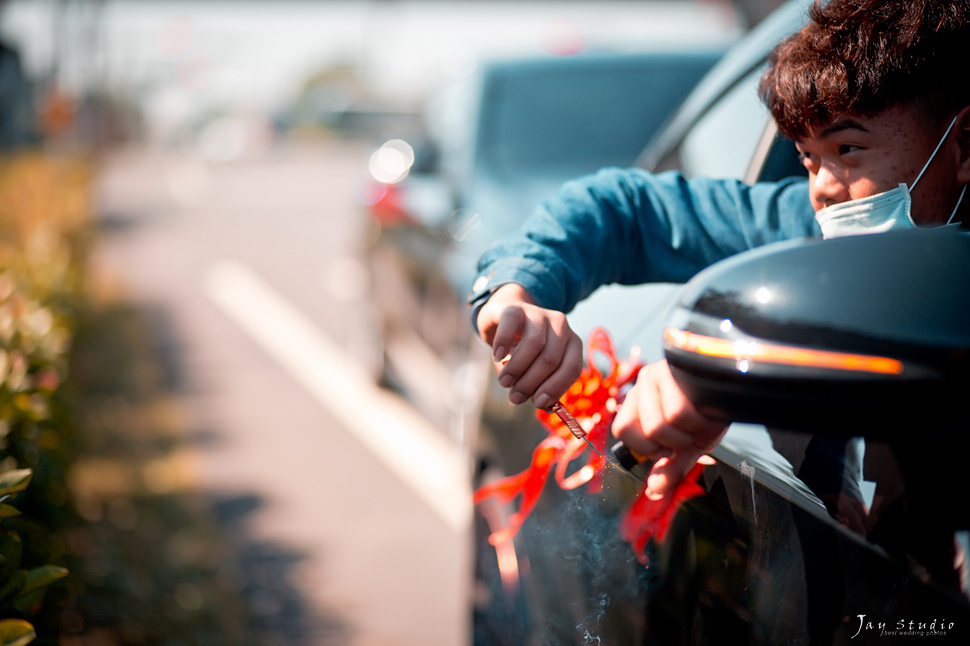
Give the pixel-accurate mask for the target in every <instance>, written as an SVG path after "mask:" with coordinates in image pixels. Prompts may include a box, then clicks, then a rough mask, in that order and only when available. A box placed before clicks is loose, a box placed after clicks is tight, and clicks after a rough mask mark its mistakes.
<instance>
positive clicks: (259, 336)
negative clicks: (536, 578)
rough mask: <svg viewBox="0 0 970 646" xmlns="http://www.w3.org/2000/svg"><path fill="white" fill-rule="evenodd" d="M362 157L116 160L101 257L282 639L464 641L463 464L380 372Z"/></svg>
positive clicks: (199, 477)
mask: <svg viewBox="0 0 970 646" xmlns="http://www.w3.org/2000/svg"><path fill="white" fill-rule="evenodd" d="M366 152H367V150H366V145H364V144H361V143H355V142H346V141H329V142H323V143H320V142H318V143H316V144H314V145H313V146H303V147H295V148H293V147H289V148H285V149H274V150H272V151H269V152H266V153H263V154H261V155H260V156H259V157H256V158H248V159H247V158H243V159H237V160H234V161H224V162H219V163H213V162H204V161H200V160H198V159H193V158H191V157H188V156H184V155H178V154H173V153H164V154H163V153H157V152H155V153H149V152H145V151H129V152H122V153H117V154H114V155H111V156H109V157H108V158H107V159H106V160H105V164H104V167H103V172H102V176H101V181H100V188H99V193H98V201H99V211H100V217H101V223H102V231H103V234H102V236H101V242H100V244H99V248H98V254H97V257H96V259H97V265H96V266H97V267H98V271H99V273H100V274H101V275H102V276H109V277H111V280H116V281H117V284H118V287H119V289H121V290H124V292H125V293H126V294H127V297H128V298H129V299H130V300H132V301H133V302H135V303H136V304H138V305H141V306H143V307H145V308H146V309H147V310H148V311H151V312H152V313H153V320H154V321H155V322H156V323H157V329H158V331H159V333H160V336H161V337H164V338H165V339H166V341H165V344H166V345H165V349H166V357H167V360H168V361H169V362H170V363H171V368H170V369H171V370H172V372H173V374H175V375H176V376H177V378H178V386H179V392H180V394H181V396H180V401H181V403H182V405H183V414H184V417H185V426H186V432H187V436H188V437H190V438H193V439H195V440H197V442H196V446H197V449H196V450H195V451H194V453H193V461H194V464H195V469H194V474H195V479H196V480H195V486H196V487H198V488H199V490H201V491H203V492H204V493H205V494H206V496H207V497H208V498H209V499H210V500H212V501H213V505H214V507H213V508H214V511H215V512H217V513H219V514H220V515H221V516H224V518H222V520H224V521H226V522H227V523H228V527H229V528H230V530H231V531H233V532H236V540H235V541H234V542H235V543H236V544H237V550H238V553H237V554H236V555H235V556H237V557H241V562H240V567H245V568H249V569H250V571H249V572H248V574H247V578H246V580H247V581H248V582H249V597H250V603H251V605H252V608H253V610H254V612H255V614H256V615H257V616H258V617H262V619H263V620H264V621H266V622H268V623H269V624H270V625H277V624H278V625H279V626H280V631H279V643H287V644H299V643H304V644H359V645H362V646H367V645H383V644H395V645H397V644H404V645H406V644H421V645H423V646H429V645H434V644H441V645H447V646H453V645H455V644H462V643H467V642H468V639H467V631H468V628H467V620H468V595H469V583H468V578H469V576H470V560H469V556H468V543H469V539H468V537H467V535H466V525H467V520H468V517H469V515H470V508H469V507H468V504H469V502H468V495H467V487H468V484H467V478H466V477H465V475H466V473H467V465H466V461H465V459H464V458H463V454H462V452H461V451H460V449H458V447H455V446H454V444H453V443H452V442H451V441H450V440H448V438H447V436H446V434H445V433H441V432H439V431H438V430H437V429H436V428H434V427H433V426H431V425H430V424H429V423H427V422H426V421H424V420H422V419H421V418H420V417H418V416H417V415H416V414H415V413H414V411H413V410H412V409H410V408H409V407H407V406H406V405H402V402H401V400H399V399H397V398H395V397H393V396H391V395H389V394H388V393H386V392H383V391H380V390H379V389H377V388H376V387H375V386H374V384H373V375H374V374H375V372H376V362H377V361H378V360H379V355H380V353H379V350H378V348H377V346H376V341H375V339H376V333H375V330H374V324H375V321H376V320H377V319H378V316H377V313H375V312H374V311H373V308H372V307H371V306H370V304H369V301H368V296H367V295H368V289H367V285H368V277H367V274H366V270H365V269H364V267H363V264H362V262H361V257H360V252H361V250H362V248H363V245H364V240H363V237H364V227H363V215H362V213H361V212H360V209H359V207H357V206H356V205H355V204H354V201H353V191H352V186H353V182H354V181H355V178H356V176H357V173H358V172H359V171H360V170H361V169H362V168H363V166H364V163H363V160H364V159H365V155H366ZM232 556H233V555H228V557H232ZM270 556H272V557H273V558H270ZM284 591H285V592H284ZM274 643H275V642H274Z"/></svg>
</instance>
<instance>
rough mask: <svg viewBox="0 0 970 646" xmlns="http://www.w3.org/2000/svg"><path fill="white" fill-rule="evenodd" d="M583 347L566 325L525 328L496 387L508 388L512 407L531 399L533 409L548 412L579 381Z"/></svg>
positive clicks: (500, 374)
mask: <svg viewBox="0 0 970 646" xmlns="http://www.w3.org/2000/svg"><path fill="white" fill-rule="evenodd" d="M582 365H583V346H582V342H581V341H580V340H579V337H577V336H576V334H575V333H573V331H572V330H571V329H569V328H568V326H566V327H565V328H563V329H556V328H552V327H542V328H537V327H532V326H526V330H525V331H524V333H523V335H522V339H521V340H520V341H519V345H518V346H517V347H516V348H515V351H514V352H513V353H512V357H511V359H510V360H509V362H508V363H507V364H506V365H505V366H504V367H503V368H502V371H501V372H500V373H499V377H498V378H499V384H501V385H502V386H504V387H506V388H509V401H510V402H512V403H513V404H521V403H522V402H524V401H526V400H528V399H532V400H533V402H534V403H535V405H536V407H538V408H542V409H548V408H549V407H550V406H552V404H553V403H554V402H555V401H556V400H558V399H559V398H560V397H562V395H563V393H565V392H566V391H567V390H568V389H569V387H570V386H571V385H572V384H573V382H575V381H576V379H578V378H579V375H580V373H581V372H582Z"/></svg>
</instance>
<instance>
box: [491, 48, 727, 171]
mask: <svg viewBox="0 0 970 646" xmlns="http://www.w3.org/2000/svg"><path fill="white" fill-rule="evenodd" d="M716 58H717V55H716V53H715V52H711V53H698V54H681V55H673V54H672V55H667V56H665V55H661V54H658V55H655V56H653V57H652V58H644V59H633V58H631V59H628V60H623V59H619V60H616V61H613V62H606V63H598V64H585V65H584V64H577V65H575V66H560V68H559V69H556V68H548V69H547V68H543V67H537V68H535V69H530V68H528V67H524V68H523V69H521V70H519V69H510V70H504V71H502V70H500V72H501V73H496V74H494V75H493V76H492V77H491V79H490V80H489V82H488V83H487V84H486V88H485V92H484V96H483V102H482V110H481V115H482V122H481V124H480V131H479V135H478V143H477V146H478V151H477V157H478V161H479V163H480V164H481V165H482V170H484V171H485V172H487V173H489V174H491V175H494V176H497V177H502V178H505V179H513V178H516V177H517V176H519V175H521V174H527V175H532V174H537V173H545V174H554V175H556V176H562V177H569V176H573V175H578V174H582V173H586V172H592V171H594V170H596V169H597V168H600V167H602V166H607V165H617V164H630V163H632V162H633V161H634V160H635V159H636V156H637V154H638V153H639V152H640V150H641V149H642V147H643V144H644V142H646V141H649V139H650V138H651V137H652V136H653V135H654V133H655V131H656V129H657V128H658V127H659V126H660V125H662V124H663V122H664V120H665V119H666V118H667V116H668V115H669V114H670V113H671V112H672V111H673V110H674V109H675V108H676V107H677V105H678V104H679V103H680V101H681V100H682V99H683V98H684V97H685V96H686V95H687V93H688V92H689V91H690V90H691V89H692V88H693V86H694V84H695V83H696V82H697V81H698V80H699V79H700V78H701V77H702V76H703V75H704V73H705V72H706V71H707V70H708V69H709V68H710V67H711V65H712V64H713V63H714V61H715V60H716ZM594 62H595V61H594ZM607 63H608V64H607Z"/></svg>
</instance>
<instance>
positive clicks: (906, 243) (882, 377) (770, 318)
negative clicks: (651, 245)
mask: <svg viewBox="0 0 970 646" xmlns="http://www.w3.org/2000/svg"><path fill="white" fill-rule="evenodd" d="M968 270H970V236H968V235H966V234H963V233H959V232H956V231H954V230H952V229H947V230H911V231H898V232H889V233H883V234H878V235H863V236H854V237H847V238H839V239H834V240H826V241H822V240H801V241H790V242H782V243H777V244H773V245H768V246H766V247H763V248H760V249H756V250H752V251H748V252H745V253H742V254H739V255H737V256H734V257H732V258H729V259H727V260H724V261H722V262H720V263H717V264H715V265H712V266H711V267H709V268H708V269H706V270H704V271H702V272H701V273H699V274H698V275H697V276H695V277H694V278H693V279H692V280H691V281H689V282H688V283H687V284H686V285H685V286H684V289H683V291H682V292H681V294H680V297H679V300H678V303H677V304H676V305H675V306H674V308H673V310H672V311H671V314H670V317H669V320H668V325H667V327H666V329H665V331H664V350H665V354H666V357H667V360H668V363H669V365H670V368H671V371H672V373H673V375H674V378H675V379H676V380H677V382H678V383H679V385H680V386H681V388H682V389H683V390H684V392H685V394H686V395H687V396H688V398H689V399H690V400H691V401H692V402H693V403H694V405H695V406H696V407H697V408H698V409H699V410H700V411H701V412H702V413H704V414H706V415H708V416H710V417H712V418H717V419H722V420H725V421H740V422H753V423H760V424H766V425H770V426H776V427H780V428H786V429H789V430H805V431H815V432H825V431H828V432H834V433H840V434H851V435H863V434H865V435H870V436H872V437H882V438H887V439H888V438H890V437H894V436H901V435H902V434H904V433H905V434H909V435H912V433H913V432H923V430H924V429H927V428H932V427H934V425H940V424H942V425H945V426H948V427H949V428H951V429H952V428H953V424H954V421H953V420H955V419H956V420H959V421H958V422H957V424H958V425H959V426H965V425H966V415H965V403H964V400H963V396H964V394H965V392H966V390H967V386H968V385H970V384H968V382H970V271H968ZM915 424H918V425H915Z"/></svg>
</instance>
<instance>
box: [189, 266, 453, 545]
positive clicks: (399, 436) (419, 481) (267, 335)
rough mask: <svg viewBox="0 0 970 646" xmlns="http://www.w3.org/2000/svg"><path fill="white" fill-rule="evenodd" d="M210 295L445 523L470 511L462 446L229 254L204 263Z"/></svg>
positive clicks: (451, 521)
mask: <svg viewBox="0 0 970 646" xmlns="http://www.w3.org/2000/svg"><path fill="white" fill-rule="evenodd" d="M204 289H205V292H206V294H207V296H208V297H209V298H210V299H211V300H212V301H213V302H214V303H216V304H217V305H218V306H219V307H220V308H221V309H222V310H223V311H224V312H225V313H226V314H227V315H228V316H229V317H230V318H231V319H232V320H233V321H234V322H235V323H236V324H237V325H239V326H240V327H241V328H242V329H243V330H244V331H245V332H246V333H248V334H249V336H250V337H252V339H253V340H254V341H256V343H257V344H259V345H260V346H261V347H262V348H263V349H264V350H266V351H267V352H268V353H269V354H270V355H271V356H272V357H273V358H274V359H275V360H276V361H277V362H279V364H280V365H282V366H283V368H285V369H286V370H287V372H289V373H290V374H291V375H292V376H293V377H294V378H295V379H296V380H297V381H298V382H299V383H300V384H301V385H302V386H303V387H304V388H306V389H307V391H308V392H309V393H310V394H311V395H312V396H313V397H314V398H315V399H316V400H317V402H319V403H320V404H321V405H323V406H324V407H325V408H326V409H327V410H328V412H330V413H331V414H332V415H333V416H334V418H335V419H336V420H337V421H338V422H339V423H340V424H341V425H342V426H344V427H345V428H346V429H347V430H348V431H350V432H351V433H352V434H353V435H354V436H355V437H356V438H357V439H358V440H360V441H361V442H362V443H363V444H364V445H365V446H367V447H368V448H369V449H370V450H371V452H372V453H373V454H374V455H375V456H377V457H378V458H379V459H380V460H382V461H383V462H384V464H385V465H386V466H387V467H388V468H389V469H390V470H391V471H393V472H394V473H396V474H397V475H398V476H399V477H400V478H401V479H402V480H403V481H404V482H405V483H406V484H407V485H408V486H409V487H410V488H411V489H412V490H413V491H414V492H415V493H416V494H417V495H418V496H420V497H421V499H422V500H424V502H425V503H427V504H428V505H429V506H430V507H431V508H432V509H433V510H434V511H435V512H437V514H438V515H439V516H440V517H441V518H442V519H443V520H444V521H445V522H446V523H448V525H449V526H451V527H452V528H454V529H455V530H462V529H464V528H465V527H466V526H467V524H468V522H469V519H470V518H471V489H470V486H471V485H470V482H469V475H468V468H467V464H468V462H467V459H466V457H465V454H464V452H463V451H461V450H460V449H459V448H457V447H455V446H454V445H453V444H452V443H451V442H449V441H448V440H447V439H445V438H444V437H443V436H442V435H441V434H440V433H439V432H438V431H436V430H435V429H434V428H432V427H431V426H430V425H429V423H428V422H427V421H425V420H424V419H423V418H422V417H421V416H420V415H418V414H417V413H416V412H415V411H414V409H413V408H411V407H410V406H409V405H408V404H407V403H406V402H405V401H404V400H402V399H401V398H400V397H399V396H396V395H394V394H391V393H388V392H386V391H384V390H381V389H380V388H378V387H377V386H376V385H374V384H373V383H372V378H371V377H370V376H369V375H368V374H366V373H365V371H364V370H363V369H362V368H361V366H360V365H359V364H358V363H357V362H355V361H354V360H353V359H352V358H351V357H350V356H348V355H347V354H346V352H344V350H343V349H342V348H340V347H339V346H337V345H336V344H335V343H333V342H332V341H331V340H330V339H328V338H327V337H326V336H325V335H324V334H323V333H322V332H321V331H320V330H319V328H318V327H317V326H315V325H314V324H313V323H312V322H310V321H309V320H308V319H307V318H306V317H305V316H304V315H303V314H302V313H301V312H300V311H299V310H297V308H296V307H294V306H293V305H292V304H291V303H289V302H288V301H287V300H286V299H284V298H283V297H282V296H280V295H279V294H278V293H277V292H276V291H275V290H273V289H272V288H271V287H270V286H269V285H268V284H266V282H264V281H263V280H262V279H261V278H260V277H259V276H257V275H256V274H255V273H254V272H253V271H252V270H250V269H249V268H247V267H246V266H245V265H242V264H240V263H237V262H233V261H223V262H220V263H218V264H216V265H213V266H212V267H210V268H209V269H208V271H207V272H206V274H205V277H204Z"/></svg>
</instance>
